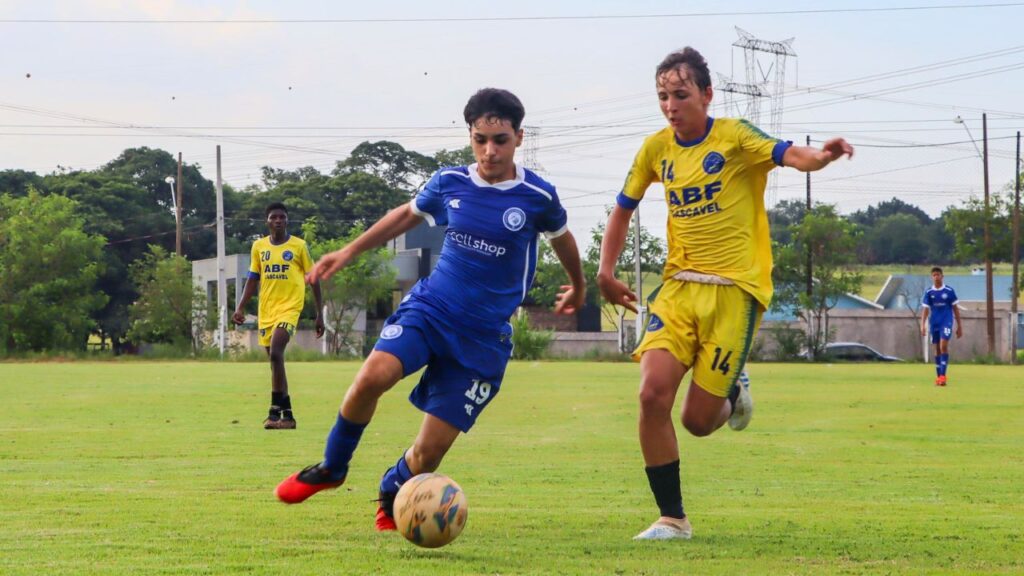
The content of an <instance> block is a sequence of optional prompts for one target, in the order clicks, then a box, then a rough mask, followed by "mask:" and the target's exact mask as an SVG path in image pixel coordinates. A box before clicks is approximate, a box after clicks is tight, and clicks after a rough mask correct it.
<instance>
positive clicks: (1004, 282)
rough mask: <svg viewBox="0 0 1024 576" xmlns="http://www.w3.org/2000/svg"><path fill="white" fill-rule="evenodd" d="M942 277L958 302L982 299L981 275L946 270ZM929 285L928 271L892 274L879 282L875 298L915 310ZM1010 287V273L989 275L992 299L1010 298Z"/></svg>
mask: <svg viewBox="0 0 1024 576" xmlns="http://www.w3.org/2000/svg"><path fill="white" fill-rule="evenodd" d="M943 281H944V283H945V284H946V285H947V286H950V287H952V288H953V290H956V295H957V298H959V299H960V302H984V301H985V276H984V275H974V274H946V275H945V277H944V278H943ZM931 285H932V277H931V275H929V274H893V275H891V276H889V279H888V280H886V282H885V285H884V286H882V290H881V291H880V292H879V293H878V297H877V298H875V302H876V303H877V304H879V305H880V306H882V307H883V308H885V309H886V310H893V309H897V308H906V307H907V305H908V304H909V305H910V307H911V308H912V309H913V310H915V311H916V310H918V309H920V308H921V297H922V296H923V295H924V291H925V290H926V289H927V288H928V287H929V286H931ZM1012 289H1013V277H1012V276H1006V275H1001V276H995V275H993V276H992V299H993V300H994V301H995V302H1009V301H1010V298H1011V296H1012Z"/></svg>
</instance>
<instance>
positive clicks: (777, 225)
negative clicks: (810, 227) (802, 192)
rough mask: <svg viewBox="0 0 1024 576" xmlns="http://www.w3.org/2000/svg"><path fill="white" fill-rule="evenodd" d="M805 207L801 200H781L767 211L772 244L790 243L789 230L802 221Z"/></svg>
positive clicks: (790, 235) (805, 210) (805, 211)
mask: <svg viewBox="0 0 1024 576" xmlns="http://www.w3.org/2000/svg"><path fill="white" fill-rule="evenodd" d="M806 213H807V205H806V204H805V203H804V202H803V201H802V200H781V201H779V202H778V203H777V204H776V205H775V206H773V207H771V208H769V209H768V222H769V224H771V236H772V242H775V243H777V244H789V243H790V242H792V240H793V239H792V233H791V231H790V230H791V228H790V226H792V225H793V224H798V223H800V222H801V221H803V219H804V214H806Z"/></svg>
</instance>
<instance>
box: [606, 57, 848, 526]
mask: <svg viewBox="0 0 1024 576" xmlns="http://www.w3.org/2000/svg"><path fill="white" fill-rule="evenodd" d="M655 80H656V85H657V93H658V100H659V101H660V104H661V111H662V113H663V114H664V115H665V118H666V119H667V120H668V123H669V126H667V127H666V128H664V129H662V130H660V131H658V132H656V133H655V134H652V135H651V136H649V137H648V138H647V139H646V140H645V141H644V144H643V146H642V147H641V148H640V151H639V152H638V153H637V155H636V159H635V160H634V162H633V167H632V168H631V169H630V171H629V175H628V176H627V177H626V183H625V185H624V187H623V190H622V193H620V194H619V195H618V198H617V201H616V206H615V208H614V210H613V211H612V213H611V215H610V216H609V218H608V225H607V228H606V232H605V235H604V240H603V242H602V244H601V268H600V271H599V272H598V276H597V285H598V287H599V288H600V290H601V294H602V295H604V297H605V299H607V300H608V301H609V302H611V303H612V304H618V305H622V306H625V307H626V308H628V309H630V310H633V311H634V312H635V311H636V308H635V307H634V306H633V303H634V302H636V298H637V296H636V294H634V293H633V292H631V291H630V289H629V287H628V286H626V285H625V284H624V283H622V282H621V281H619V280H617V279H616V278H615V262H616V260H617V259H618V257H619V254H620V253H621V252H622V247H623V244H624V243H625V239H626V232H627V230H628V228H629V220H630V217H631V216H632V213H633V210H634V209H635V208H636V207H637V205H638V204H639V203H640V200H641V198H643V195H644V192H645V191H646V190H647V187H648V186H649V185H650V184H652V183H654V182H661V183H662V184H663V185H664V187H665V201H666V202H667V203H668V208H669V214H668V234H667V236H668V259H667V261H666V263H665V272H664V284H663V285H662V286H661V288H660V289H659V290H658V291H657V293H656V295H655V297H654V299H653V302H652V303H651V315H650V321H649V322H648V324H647V330H646V332H645V334H644V337H643V340H642V341H641V342H640V345H639V346H638V347H637V349H636V351H635V352H634V356H633V357H634V359H638V360H639V361H640V371H641V383H640V425H639V428H640V448H641V451H642V452H643V457H644V463H645V465H646V472H647V478H648V481H649V483H650V487H651V491H652V492H653V493H654V499H655V501H656V502H657V504H658V507H659V509H660V511H661V517H660V518H659V519H658V520H657V521H656V522H655V523H654V524H652V525H651V527H650V528H648V529H647V530H644V531H643V532H641V533H640V534H639V535H637V536H636V538H635V539H638V540H668V539H675V538H682V539H688V538H689V537H690V535H691V532H692V529H691V526H690V522H689V520H688V519H687V517H686V514H685V513H684V511H683V499H682V492H681V488H680V482H679V445H678V443H677V440H676V433H675V427H674V425H673V422H672V409H673V406H674V405H675V399H676V393H677V391H678V389H679V384H680V382H681V381H682V379H683V376H684V375H685V374H686V372H687V371H688V370H690V368H693V381H692V382H691V384H690V387H689V389H688V390H687V393H686V399H685V401H684V403H683V410H682V423H683V426H684V427H685V428H686V429H687V430H688V431H689V432H690V433H691V434H693V435H694V436H707V435H709V434H711V433H712V432H714V431H715V430H717V429H718V428H719V427H721V426H722V425H723V424H724V423H725V422H726V421H728V422H729V425H730V427H732V428H734V429H736V430H742V429H743V428H745V427H746V425H747V423H748V422H749V421H750V416H751V413H752V411H753V402H752V400H751V399H750V393H749V389H748V387H749V382H748V381H747V379H746V378H745V375H744V374H742V371H743V365H744V363H745V362H746V359H747V353H748V352H749V350H750V344H751V341H752V340H753V337H754V334H755V333H756V332H757V328H758V325H759V324H760V322H761V315H762V314H763V313H764V310H765V308H767V306H768V304H769V303H770V302H771V298H772V280H771V274H772V252H771V241H770V239H769V235H768V217H767V213H766V212H765V206H764V188H765V184H766V182H767V178H768V172H769V171H770V170H771V169H772V168H774V167H775V166H777V165H778V166H791V167H793V168H796V169H798V170H801V171H804V172H810V171H814V170H820V169H821V168H824V167H825V166H827V165H828V164H829V163H830V162H832V161H834V160H837V159H839V158H841V157H842V156H844V155H848V156H852V155H853V148H852V147H851V146H850V145H849V144H847V143H846V141H845V140H843V139H842V138H836V139H833V140H829V141H828V142H825V144H824V146H823V147H822V149H821V150H818V149H814V148H809V147H802V146H793V145H792V144H791V143H790V142H784V141H781V140H777V139H775V138H771V137H769V136H768V135H766V134H765V133H763V132H761V131H760V130H759V129H758V128H757V127H755V126H753V125H752V124H750V123H748V122H746V121H745V120H737V119H732V118H711V117H709V116H708V105H709V104H710V103H711V97H712V89H711V77H710V73H709V72H708V66H707V63H706V62H705V61H704V57H703V56H701V55H700V53H699V52H697V51H696V50H694V49H693V48H689V47H687V48H685V49H683V50H682V51H679V52H673V53H672V54H669V55H668V56H666V57H665V59H664V60H663V61H662V62H661V64H659V65H658V68H657V71H656V73H655ZM737 382H739V384H737Z"/></svg>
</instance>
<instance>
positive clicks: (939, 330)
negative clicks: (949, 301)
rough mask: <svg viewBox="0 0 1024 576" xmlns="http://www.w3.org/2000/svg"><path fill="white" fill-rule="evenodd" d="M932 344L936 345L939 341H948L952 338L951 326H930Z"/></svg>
mask: <svg viewBox="0 0 1024 576" xmlns="http://www.w3.org/2000/svg"><path fill="white" fill-rule="evenodd" d="M931 331H932V344H938V343H939V340H949V339H950V338H951V337H952V336H953V327H952V326H932V327H931Z"/></svg>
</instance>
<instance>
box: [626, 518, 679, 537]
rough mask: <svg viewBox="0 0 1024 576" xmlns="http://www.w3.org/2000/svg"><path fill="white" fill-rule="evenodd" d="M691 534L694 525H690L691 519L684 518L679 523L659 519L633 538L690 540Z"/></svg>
mask: <svg viewBox="0 0 1024 576" xmlns="http://www.w3.org/2000/svg"><path fill="white" fill-rule="evenodd" d="M691 536H693V527H691V526H690V520H689V519H688V518H683V520H682V521H681V522H679V523H678V524H676V523H674V522H673V523H669V522H667V521H665V520H658V521H657V522H655V523H654V524H651V527H650V528H648V529H647V530H644V531H643V532H641V533H639V534H637V535H636V536H633V540H689V539H690V537H691Z"/></svg>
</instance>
